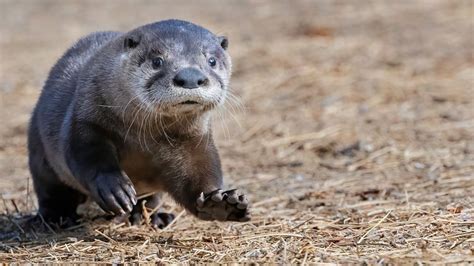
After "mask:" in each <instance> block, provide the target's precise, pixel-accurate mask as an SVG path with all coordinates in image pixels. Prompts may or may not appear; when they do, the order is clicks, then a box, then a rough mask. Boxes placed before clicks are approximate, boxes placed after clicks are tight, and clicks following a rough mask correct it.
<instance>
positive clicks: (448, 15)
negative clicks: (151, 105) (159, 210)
mask: <svg viewBox="0 0 474 266" xmlns="http://www.w3.org/2000/svg"><path fill="white" fill-rule="evenodd" d="M473 10H474V9H473V6H472V1H469V0H466V1H441V0H433V1H408V0H407V1H328V0H327V1H326V0H322V1H309V0H308V1H279V0H278V1H276V0H275V1H273V0H272V1H270V0H246V1H237V0H235V1H218V0H213V1H193V2H188V1H111V0H108V1H26V0H22V1H14V0H1V1H0V56H1V58H0V118H1V125H2V126H1V127H0V195H1V198H0V214H1V215H0V240H1V241H0V261H29V262H45V261H76V262H91V261H102V262H130V261H162V262H187V263H192V262H278V263H303V262H335V263H361V262H367V263H370V264H374V263H389V264H390V263H392V264H398V263H431V262H443V263H465V264H468V263H473V262H474V141H473V140H474V111H473V110H474V86H473V84H474V56H473V47H474V46H473V45H474V41H473ZM165 18H181V19H186V20H190V21H193V22H196V23H198V24H201V25H203V26H205V27H207V28H209V29H211V30H212V31H214V32H216V33H219V34H225V35H227V36H229V39H230V53H231V55H232V57H233V62H234V71H233V73H234V74H233V80H232V91H233V95H234V96H235V97H233V99H232V100H230V101H229V104H228V105H227V108H225V109H222V110H220V111H219V112H217V113H216V115H215V119H214V120H215V121H214V128H215V132H216V141H217V144H218V146H219V149H220V153H221V157H222V160H223V168H224V172H225V178H226V181H227V186H228V187H238V188H239V189H241V190H243V191H245V192H246V193H247V194H248V196H249V199H250V201H251V204H252V206H251V212H252V220H251V221H249V222H245V223H220V222H205V221H200V220H197V219H196V218H194V217H192V216H191V215H189V214H187V213H185V212H184V211H183V210H182V208H181V207H179V206H176V205H175V204H174V203H173V202H172V201H168V202H167V203H166V204H165V205H164V208H165V209H167V210H169V211H173V212H174V213H175V214H176V215H177V219H176V221H175V222H174V223H173V224H171V225H170V226H169V227H167V228H166V229H164V230H153V229H152V228H150V227H148V226H142V227H139V228H137V227H129V226H127V225H124V224H115V223H112V222H110V221H105V220H104V219H101V218H97V219H92V218H93V217H96V216H97V215H99V214H100V212H98V211H96V210H95V209H94V208H93V206H92V207H88V208H89V209H88V208H85V209H86V211H85V212H87V213H86V217H87V218H86V219H85V221H84V223H83V224H82V225H81V226H79V227H77V228H73V229H69V230H66V231H57V230H54V229H52V230H51V231H50V232H47V233H38V232H36V233H35V230H33V229H34V228H33V229H32V228H24V227H23V226H22V221H23V220H24V219H25V218H27V217H28V216H29V215H31V214H33V213H34V212H35V210H36V208H37V205H36V202H35V197H34V193H33V192H32V185H31V180H30V174H29V172H28V168H27V157H26V154H27V150H26V130H27V123H28V119H29V115H30V112H31V110H32V107H33V106H34V103H35V101H36V99H37V97H38V94H39V92H40V89H41V86H42V84H43V82H44V80H45V79H46V76H47V73H48V71H49V69H50V67H51V66H52V65H53V64H54V62H55V60H57V58H59V57H60V55H61V54H62V53H63V52H64V50H65V49H67V47H68V46H70V45H71V44H72V43H73V42H74V41H75V40H76V39H77V38H79V37H80V36H82V35H84V34H87V33H89V32H92V31H98V30H122V31H125V30H128V29H131V28H133V27H135V26H139V25H141V24H144V23H147V22H151V21H156V20H162V19H165ZM234 98H235V99H234ZM87 210H89V211H87ZM94 212H95V213H94ZM94 215H95V216H94Z"/></svg>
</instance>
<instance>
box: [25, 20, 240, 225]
mask: <svg viewBox="0 0 474 266" xmlns="http://www.w3.org/2000/svg"><path fill="white" fill-rule="evenodd" d="M227 45H228V41H227V39H226V38H225V37H218V36H215V35H214V34H212V33H211V32H209V31H208V30H206V29H204V28H202V27H200V26H197V25H195V24H192V23H189V22H185V21H179V20H167V21H162V22H156V23H152V24H148V25H145V26H142V27H139V28H137V29H134V30H132V31H130V32H127V33H120V32H98V33H93V34H90V35H88V36H86V37H84V38H82V39H80V40H79V41H78V42H77V43H76V44H75V45H74V46H72V47H71V48H70V49H69V50H68V51H67V52H66V53H65V54H64V55H63V56H62V58H61V59H59V61H58V62H57V64H56V65H55V66H54V67H53V69H52V70H51V72H50V74H49V77H48V79H47V81H46V83H45V86H44V88H43V91H42V93H41V96H40V98H39V100H38V103H37V105H36V107H35V109H34V111H33V115H32V118H31V122H30V128H29V133H28V149H29V165H30V170H31V173H32V177H33V183H34V187H35V191H36V193H37V196H38V202H39V214H40V215H42V216H43V217H44V218H46V219H47V220H48V221H51V222H54V223H56V222H58V221H61V220H76V219H77V214H76V208H77V206H78V205H79V204H80V203H83V202H84V201H85V200H86V198H87V197H90V198H91V199H92V200H94V201H95V202H97V203H98V205H99V206H100V207H101V208H102V209H103V210H104V211H106V212H109V213H113V214H115V215H128V216H129V217H130V218H131V221H132V223H134V224H137V223H140V221H141V220H142V217H141V213H142V205H143V204H142V203H141V201H142V200H145V201H146V204H145V206H146V207H147V208H150V209H154V208H155V207H156V206H157V205H158V204H159V200H160V194H161V192H167V193H169V194H170V195H171V196H172V197H173V198H174V199H175V200H176V201H177V202H178V203H180V204H181V205H182V206H184V207H185V208H186V209H187V210H188V211H189V212H191V213H192V214H194V215H196V216H198V217H199V218H201V219H206V220H213V219H217V220H224V221H225V220H232V221H244V220H248V219H249V215H248V211H247V200H246V198H245V196H244V195H241V194H239V193H238V192H237V191H235V190H229V191H222V190H221V188H222V183H223V181H222V172H221V167H220V160H219V155H218V153H217V150H216V148H215V146H214V143H213V140H212V131H211V127H210V126H211V125H210V118H209V116H210V113H211V112H212V110H213V109H214V108H215V107H217V106H219V105H221V104H222V103H223V102H224V100H225V96H226V91H227V86H228V82H229V79H230V72H231V61H230V57H229V55H228V54H227V51H226V49H227ZM143 194H151V196H148V197H145V198H143V199H142V198H140V200H137V198H139V196H140V195H143ZM173 217H174V216H173V215H172V214H166V213H160V212H156V213H154V214H153V215H152V217H151V218H152V223H153V224H154V225H155V226H157V227H163V226H166V224H168V223H169V222H170V221H171V220H172V219H173Z"/></svg>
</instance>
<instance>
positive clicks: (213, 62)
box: [207, 57, 217, 67]
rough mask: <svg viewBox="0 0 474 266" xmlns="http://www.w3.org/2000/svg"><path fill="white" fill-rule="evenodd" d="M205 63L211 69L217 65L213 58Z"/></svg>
mask: <svg viewBox="0 0 474 266" xmlns="http://www.w3.org/2000/svg"><path fill="white" fill-rule="evenodd" d="M207 62H208V63H209V65H210V66H211V67H215V66H216V64H217V61H216V59H215V58H214V57H211V58H209V59H208V60H207Z"/></svg>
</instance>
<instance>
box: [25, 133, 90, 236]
mask: <svg viewBox="0 0 474 266" xmlns="http://www.w3.org/2000/svg"><path fill="white" fill-rule="evenodd" d="M35 133H36V130H35V128H34V127H32V128H30V132H29V138H28V142H29V143H28V150H29V166H30V171H31V175H32V179H33V185H34V188H35V192H36V196H37V198H38V205H39V209H38V216H39V215H41V216H42V217H41V218H43V219H44V220H45V221H46V222H48V223H51V224H56V225H59V226H60V227H69V226H71V225H73V224H75V223H76V222H77V219H78V218H79V217H78V215H77V213H76V209H77V206H78V205H79V204H81V203H83V202H85V200H86V196H85V195H84V194H83V193H81V192H79V191H77V190H75V189H73V188H71V187H69V186H67V185H65V184H64V183H63V182H62V181H61V180H60V179H59V178H58V176H57V174H56V173H55V172H54V170H53V169H52V168H51V166H50V165H49V163H48V161H47V159H46V157H45V154H44V149H43V144H42V143H41V141H40V139H39V136H38V134H35Z"/></svg>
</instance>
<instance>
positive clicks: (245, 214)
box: [196, 189, 250, 222]
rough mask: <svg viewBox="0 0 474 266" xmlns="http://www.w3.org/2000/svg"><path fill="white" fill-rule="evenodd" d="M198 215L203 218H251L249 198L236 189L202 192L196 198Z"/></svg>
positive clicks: (237, 219)
mask: <svg viewBox="0 0 474 266" xmlns="http://www.w3.org/2000/svg"><path fill="white" fill-rule="evenodd" d="M196 203H197V207H196V209H197V211H198V212H197V216H198V218H200V219H203V220H219V221H239V222H246V221H249V220H250V214H249V211H248V208H247V207H248V200H247V197H246V196H245V195H243V194H240V193H239V192H238V191H237V190H236V189H231V190H227V191H222V190H220V189H218V190H215V191H212V192H210V193H207V194H204V193H201V195H200V196H199V198H198V199H197V200H196Z"/></svg>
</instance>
